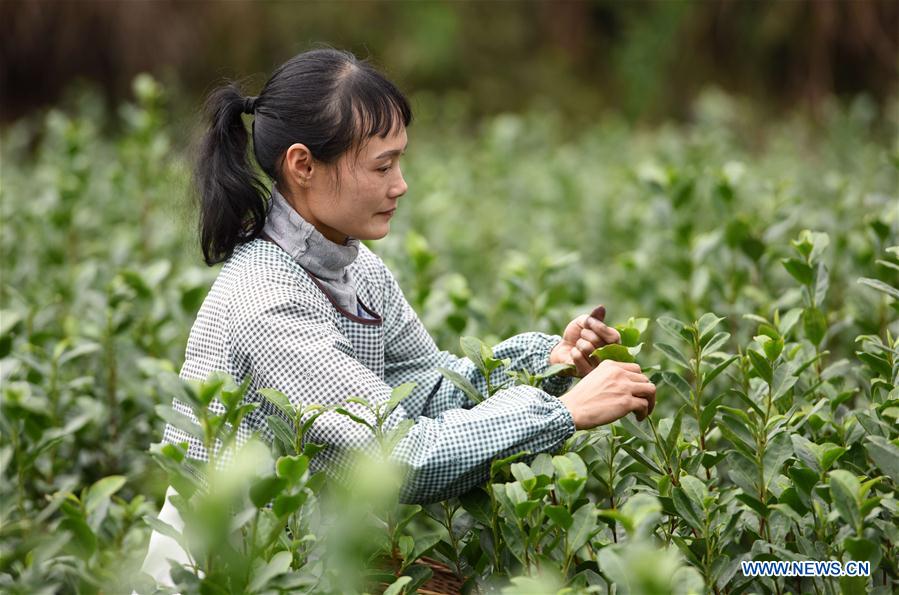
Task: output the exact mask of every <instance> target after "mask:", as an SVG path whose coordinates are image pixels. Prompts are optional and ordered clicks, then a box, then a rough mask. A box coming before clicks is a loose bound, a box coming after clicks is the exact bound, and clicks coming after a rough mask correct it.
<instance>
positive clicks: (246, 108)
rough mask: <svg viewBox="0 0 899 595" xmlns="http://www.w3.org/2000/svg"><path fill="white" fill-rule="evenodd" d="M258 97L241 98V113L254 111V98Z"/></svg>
mask: <svg viewBox="0 0 899 595" xmlns="http://www.w3.org/2000/svg"><path fill="white" fill-rule="evenodd" d="M257 99H259V98H258V97H245V98H244V100H243V113H245V114H252V113H253V112H255V111H256V100H257Z"/></svg>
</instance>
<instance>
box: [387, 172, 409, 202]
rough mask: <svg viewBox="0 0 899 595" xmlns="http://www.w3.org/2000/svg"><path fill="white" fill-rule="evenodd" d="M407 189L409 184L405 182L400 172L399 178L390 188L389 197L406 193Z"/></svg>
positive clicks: (396, 196)
mask: <svg viewBox="0 0 899 595" xmlns="http://www.w3.org/2000/svg"><path fill="white" fill-rule="evenodd" d="M407 190H409V186H408V185H407V184H406V179H405V178H404V177H403V174H400V176H399V179H398V180H397V182H396V183H394V185H393V187H392V188H391V189H390V197H391V198H399V197H401V196H402V195H404V194H406V191H407Z"/></svg>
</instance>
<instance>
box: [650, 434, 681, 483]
mask: <svg viewBox="0 0 899 595" xmlns="http://www.w3.org/2000/svg"><path fill="white" fill-rule="evenodd" d="M649 427H650V429H651V430H652V435H653V438H655V441H656V450H657V451H658V452H659V453H661V454H664V453H665V449H664V448H662V440H661V439H660V438H659V434H658V433H657V432H656V427H655V424H653V421H652V418H649ZM660 463H661V464H662V466H663V467H664V468H665V471H666V472H667V473H668V477H670V478H671V483H672V485H680V484H679V483H678V478H677V477H676V476H675V474H674V470H673V469H671V466H670V465H669V464H668V460H667V459H665V458H663V459H662V460H661V461H660Z"/></svg>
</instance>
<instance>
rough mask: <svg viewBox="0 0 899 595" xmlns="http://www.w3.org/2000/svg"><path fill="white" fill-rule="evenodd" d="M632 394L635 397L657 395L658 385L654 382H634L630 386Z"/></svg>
mask: <svg viewBox="0 0 899 595" xmlns="http://www.w3.org/2000/svg"><path fill="white" fill-rule="evenodd" d="M630 390H631V394H632V395H634V396H635V397H646V398H649V397H654V396H655V395H656V385H655V384H653V383H652V382H634V383H633V384H631V387H630Z"/></svg>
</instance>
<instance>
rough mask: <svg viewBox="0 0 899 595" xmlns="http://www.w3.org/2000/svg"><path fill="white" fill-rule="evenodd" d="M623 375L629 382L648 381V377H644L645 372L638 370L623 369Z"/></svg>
mask: <svg viewBox="0 0 899 595" xmlns="http://www.w3.org/2000/svg"><path fill="white" fill-rule="evenodd" d="M624 377H625V378H627V379H628V380H630V381H631V382H637V383H643V382H649V378H647V377H646V375H645V374H641V373H639V372H630V371H628V370H624Z"/></svg>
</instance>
